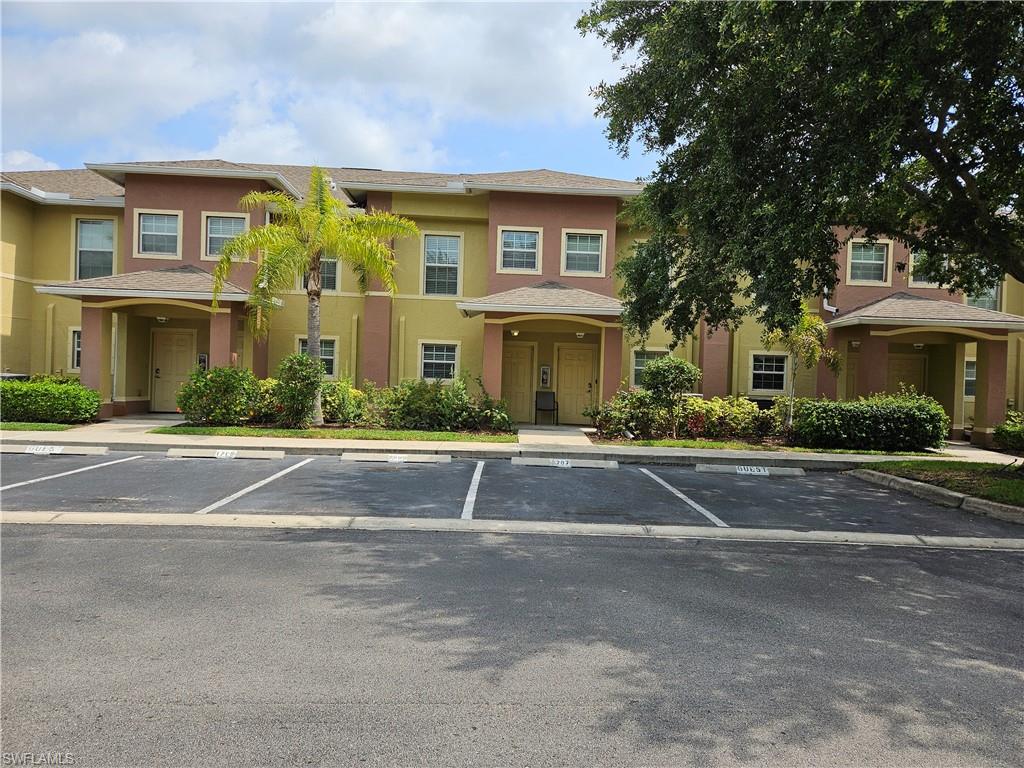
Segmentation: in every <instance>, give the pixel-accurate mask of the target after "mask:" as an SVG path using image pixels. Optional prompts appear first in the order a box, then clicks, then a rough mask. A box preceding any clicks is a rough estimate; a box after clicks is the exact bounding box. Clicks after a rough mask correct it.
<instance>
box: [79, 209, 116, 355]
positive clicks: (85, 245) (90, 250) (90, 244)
mask: <svg viewBox="0 0 1024 768" xmlns="http://www.w3.org/2000/svg"><path fill="white" fill-rule="evenodd" d="M77 221H78V226H77V233H76V235H75V279H76V280H84V279H86V278H89V277H107V276H109V275H112V274H114V222H113V221H112V220H111V219H78V220H77ZM76 367H77V366H76Z"/></svg>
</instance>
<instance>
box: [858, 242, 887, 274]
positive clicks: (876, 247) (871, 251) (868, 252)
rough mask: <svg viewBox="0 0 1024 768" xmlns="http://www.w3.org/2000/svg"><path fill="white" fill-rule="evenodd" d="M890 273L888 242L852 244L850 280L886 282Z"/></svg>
mask: <svg viewBox="0 0 1024 768" xmlns="http://www.w3.org/2000/svg"><path fill="white" fill-rule="evenodd" d="M888 274H889V246H888V244H887V243H851V244H850V282H854V283H885V282H888V281H887V279H886V278H887V275H888Z"/></svg>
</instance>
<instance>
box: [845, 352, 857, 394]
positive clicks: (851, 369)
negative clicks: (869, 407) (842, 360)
mask: <svg viewBox="0 0 1024 768" xmlns="http://www.w3.org/2000/svg"><path fill="white" fill-rule="evenodd" d="M859 362H860V354H859V353H856V352H851V353H850V354H848V355H847V356H846V399H847V400H856V399H857V364H858V363H859Z"/></svg>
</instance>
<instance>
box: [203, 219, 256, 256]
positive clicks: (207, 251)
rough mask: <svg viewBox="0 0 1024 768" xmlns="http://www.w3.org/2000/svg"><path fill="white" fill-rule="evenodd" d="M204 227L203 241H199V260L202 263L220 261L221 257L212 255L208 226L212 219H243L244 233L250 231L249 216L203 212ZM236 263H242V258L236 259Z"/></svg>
mask: <svg viewBox="0 0 1024 768" xmlns="http://www.w3.org/2000/svg"><path fill="white" fill-rule="evenodd" d="M202 217H203V226H202V239H201V240H200V241H199V258H200V259H201V260H202V261H220V256H217V255H213V254H211V253H210V237H209V233H208V232H207V224H208V222H209V219H210V217H217V218H224V219H242V220H243V221H244V222H245V226H243V227H242V232H243V233H244V232H248V231H249V214H248V213H240V212H239V211H203V212H202ZM235 261H242V259H241V258H239V259H235Z"/></svg>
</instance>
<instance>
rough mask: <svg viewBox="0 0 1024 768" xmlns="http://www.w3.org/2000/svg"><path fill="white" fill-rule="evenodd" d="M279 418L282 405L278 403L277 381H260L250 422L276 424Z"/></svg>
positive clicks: (270, 379)
mask: <svg viewBox="0 0 1024 768" xmlns="http://www.w3.org/2000/svg"><path fill="white" fill-rule="evenodd" d="M279 418H281V405H280V403H278V401H277V379H273V378H268V379H260V380H259V381H257V382H256V398H255V399H254V400H253V404H252V414H251V415H250V417H249V421H251V422H252V423H253V424H276V423H277V420H278V419H279Z"/></svg>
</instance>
